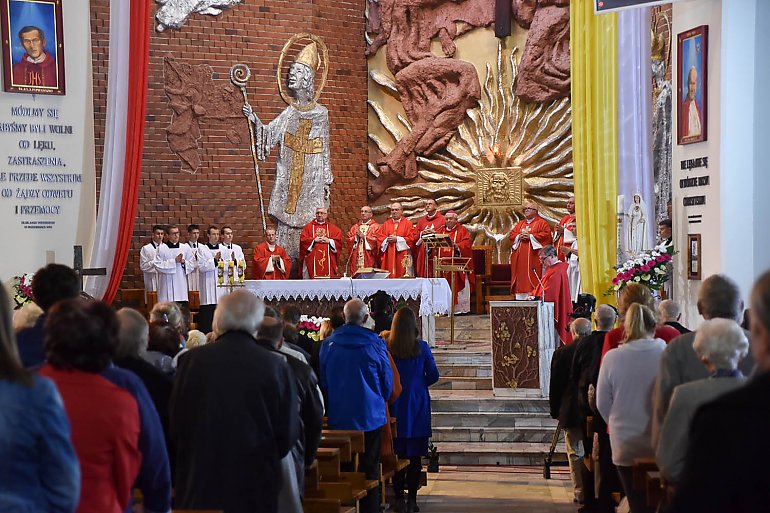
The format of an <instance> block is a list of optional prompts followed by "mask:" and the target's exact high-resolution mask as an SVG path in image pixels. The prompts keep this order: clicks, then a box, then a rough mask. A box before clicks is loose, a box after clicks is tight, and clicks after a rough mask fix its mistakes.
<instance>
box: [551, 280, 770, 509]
mask: <svg viewBox="0 0 770 513" xmlns="http://www.w3.org/2000/svg"><path fill="white" fill-rule="evenodd" d="M741 297H742V296H741V292H740V290H739V288H738V286H737V285H736V284H735V282H734V281H733V280H731V279H730V278H728V277H726V276H724V275H713V276H710V277H709V278H707V279H706V280H704V282H703V284H702V286H701V288H700V291H699V295H698V303H697V306H698V311H699V313H700V314H701V316H702V317H703V318H704V319H705V321H704V322H703V323H702V324H701V325H700V326H699V327H698V329H697V331H694V332H692V331H690V330H688V329H687V328H686V327H684V326H682V325H681V324H680V323H679V321H680V319H681V313H680V311H679V306H678V305H677V303H675V302H674V301H671V300H663V301H660V302H659V303H658V305H657V315H656V309H655V306H656V305H655V299H654V297H653V295H652V294H651V292H650V290H649V288H647V287H645V286H643V285H640V284H629V285H627V286H626V287H624V288H623V289H622V290H621V292H620V296H619V301H618V309H617V310H616V309H615V308H614V307H612V306H611V305H607V304H602V305H599V306H598V307H597V308H596V310H595V312H594V316H593V317H594V319H593V326H592V323H591V321H590V320H589V319H583V318H578V319H575V320H574V321H573V322H572V323H571V325H570V330H571V335H572V338H573V341H572V343H570V344H568V345H564V346H562V347H560V348H558V349H557V350H556V352H555V353H554V355H553V359H552V362H551V388H550V397H549V402H550V408H551V416H552V417H553V418H554V419H558V421H559V425H560V428H561V429H564V431H565V442H566V446H567V455H568V463H569V466H570V475H571V479H572V484H573V487H574V496H575V502H577V503H579V504H580V506H579V509H578V511H580V512H583V513H586V512H592V513H613V512H615V511H616V506H617V503H618V498H619V497H621V496H624V497H625V499H624V501H625V502H626V504H627V509H625V511H630V512H632V513H650V512H653V511H656V510H658V511H667V512H672V513H673V512H681V513H685V512H693V511H698V512H715V513H716V512H724V511H745V512H755V511H767V504H770V502H768V490H770V486H768V485H770V482H769V481H768V478H767V472H765V471H764V470H763V469H762V468H761V465H762V461H763V457H764V456H765V455H767V453H768V451H770V446H768V444H767V443H765V442H764V441H763V439H764V436H763V434H764V430H765V429H767V428H768V427H769V425H770V412H768V410H767V408H765V407H763V406H762V403H761V400H760V397H761V394H766V393H767V392H768V380H767V378H768V375H770V374H768V371H769V370H770V366H768V359H767V353H768V350H770V316H768V312H770V310H768V308H769V307H770V273H765V274H764V275H763V276H761V277H760V278H759V279H758V280H757V282H756V284H755V285H754V289H753V291H752V293H751V296H750V297H751V300H750V301H751V302H750V308H748V309H747V310H746V314H747V317H746V318H747V319H749V320H750V322H749V323H748V324H746V325H741V324H739V322H741V320H742V319H744V304H743V301H742V299H741ZM616 323H617V326H616ZM640 469H642V471H643V473H642V474H641V475H642V477H641V481H642V485H641V487H640V485H639V478H638V477H637V476H638V472H639V470H640ZM645 471H652V472H651V473H652V474H653V478H654V479H657V480H658V481H659V484H658V481H655V485H654V486H653V488H652V490H653V496H655V497H657V498H656V499H654V500H652V499H651V498H650V497H651V496H650V492H649V490H650V488H648V487H646V486H645V485H644V483H645V474H644V472H645ZM657 473H659V476H658V474H657ZM649 475H650V474H648V476H649ZM658 488H659V489H660V492H657V491H656V490H657V489H658Z"/></svg>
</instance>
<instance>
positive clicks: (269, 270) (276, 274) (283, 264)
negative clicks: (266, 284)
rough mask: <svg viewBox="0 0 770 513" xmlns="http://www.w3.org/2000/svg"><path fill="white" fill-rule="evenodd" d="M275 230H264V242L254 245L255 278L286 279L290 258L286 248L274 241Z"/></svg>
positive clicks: (289, 269) (289, 267)
mask: <svg viewBox="0 0 770 513" xmlns="http://www.w3.org/2000/svg"><path fill="white" fill-rule="evenodd" d="M275 238H276V237H275V230H274V229H273V228H268V229H267V230H265V242H263V243H262V244H257V245H256V246H255V247H254V279H255V280H288V279H289V274H290V273H291V259H290V258H289V255H288V254H287V253H286V250H285V249H283V248H282V247H281V246H279V245H278V244H276V242H275Z"/></svg>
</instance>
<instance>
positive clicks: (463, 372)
mask: <svg viewBox="0 0 770 513" xmlns="http://www.w3.org/2000/svg"><path fill="white" fill-rule="evenodd" d="M436 365H437V366H438V369H439V374H441V377H442V378H444V377H465V378H473V377H476V378H491V377H492V365H454V364H444V363H441V364H439V363H437V364H436Z"/></svg>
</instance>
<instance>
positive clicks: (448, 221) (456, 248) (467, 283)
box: [436, 210, 475, 313]
mask: <svg viewBox="0 0 770 513" xmlns="http://www.w3.org/2000/svg"><path fill="white" fill-rule="evenodd" d="M436 233H439V234H447V235H449V240H450V241H452V247H451V248H438V256H439V257H440V258H442V260H443V261H444V262H445V263H449V262H451V259H450V258H449V257H451V256H452V255H453V254H454V256H455V257H462V258H463V259H466V258H472V257H473V250H472V249H471V245H472V243H471V234H470V233H468V230H466V229H465V227H464V226H463V225H461V224H460V223H458V222H457V212H455V211H454V210H450V211H449V212H447V213H446V215H445V216H444V226H442V227H441V228H439V229H438V231H437V232H436ZM453 277H454V280H455V292H454V304H455V312H456V313H467V312H470V311H471V290H472V289H473V283H474V281H475V277H474V274H473V264H472V263H471V265H470V266H469V267H468V272H445V273H444V278H446V281H448V282H449V285H450V287H451V285H452V278H453Z"/></svg>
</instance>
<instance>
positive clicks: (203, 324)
mask: <svg viewBox="0 0 770 513" xmlns="http://www.w3.org/2000/svg"><path fill="white" fill-rule="evenodd" d="M206 235H207V237H208V243H206V244H200V245H198V277H199V282H198V285H199V291H200V311H199V313H198V318H197V319H196V320H197V321H198V329H199V330H200V331H202V332H203V333H208V332H209V331H211V323H212V321H213V320H214V310H215V309H216V307H217V301H218V300H219V297H220V296H221V295H224V294H225V289H224V288H223V287H217V271H218V269H219V265H218V264H219V261H220V260H221V259H222V246H221V245H220V244H219V228H217V227H216V226H209V228H208V230H206Z"/></svg>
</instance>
